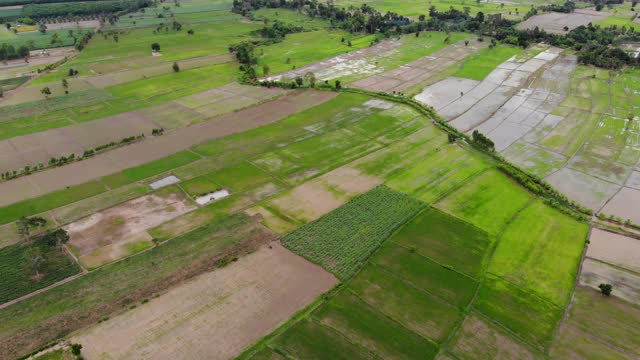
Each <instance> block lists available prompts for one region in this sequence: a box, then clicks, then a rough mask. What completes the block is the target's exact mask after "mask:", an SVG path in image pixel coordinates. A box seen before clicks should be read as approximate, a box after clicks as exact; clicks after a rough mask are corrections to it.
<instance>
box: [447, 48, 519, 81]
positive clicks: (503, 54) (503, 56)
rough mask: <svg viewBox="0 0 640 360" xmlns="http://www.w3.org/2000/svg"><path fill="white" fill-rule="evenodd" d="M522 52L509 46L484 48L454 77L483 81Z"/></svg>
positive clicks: (466, 62)
mask: <svg viewBox="0 0 640 360" xmlns="http://www.w3.org/2000/svg"><path fill="white" fill-rule="evenodd" d="M520 51H521V49H519V48H517V47H513V46H507V45H497V46H496V47H494V48H488V47H487V48H484V49H482V50H480V51H478V52H476V53H475V54H473V55H471V57H469V59H468V60H466V61H465V62H464V63H463V64H462V66H461V68H460V70H458V71H457V72H456V73H455V74H453V76H457V77H462V78H467V79H471V80H483V79H484V78H485V77H487V75H489V73H491V72H492V71H493V69H495V68H496V66H498V65H500V64H501V63H503V62H505V61H507V60H508V59H509V58H510V57H512V56H515V55H517V54H519V53H520Z"/></svg>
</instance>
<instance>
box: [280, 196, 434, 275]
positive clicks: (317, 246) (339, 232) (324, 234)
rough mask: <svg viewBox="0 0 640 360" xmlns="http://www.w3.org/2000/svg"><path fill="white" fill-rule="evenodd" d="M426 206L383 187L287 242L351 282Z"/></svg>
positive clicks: (352, 201) (295, 249) (294, 248)
mask: <svg viewBox="0 0 640 360" xmlns="http://www.w3.org/2000/svg"><path fill="white" fill-rule="evenodd" d="M423 207H424V204H423V203H422V202H420V201H418V200H415V199H413V198H411V197H410V196H408V195H405V194H402V193H398V192H396V191H393V190H391V189H389V188H387V187H385V186H379V187H377V188H375V189H373V190H371V191H369V192H367V193H366V194H364V195H361V196H358V197H356V198H354V199H353V200H351V201H349V202H348V203H346V204H345V205H343V206H341V207H339V208H337V209H336V210H334V211H332V212H330V213H328V214H326V215H324V216H323V217H321V218H320V219H318V220H316V221H314V222H311V223H308V224H305V225H304V226H302V227H300V228H299V229H298V230H296V231H294V232H293V233H291V234H289V235H287V236H285V237H284V238H283V244H284V245H285V246H286V247H287V248H289V249H290V250H292V251H293V252H295V253H297V254H299V255H302V256H304V257H305V258H307V259H309V260H311V261H312V262H315V263H316V264H319V265H321V266H322V267H324V268H325V269H327V270H329V271H330V272H332V273H333V274H335V275H336V276H337V277H338V278H339V279H341V280H346V279H349V278H350V277H351V276H352V275H353V274H354V273H355V272H356V271H357V270H358V269H359V268H360V267H361V266H362V264H363V263H364V262H365V261H366V260H367V258H369V256H370V255H371V254H372V253H373V252H374V251H375V250H376V249H378V247H379V246H380V244H382V242H383V241H384V240H386V239H387V238H388V237H389V236H390V235H391V234H392V233H393V231H394V230H395V229H396V228H398V227H399V226H400V225H402V224H403V223H405V222H406V221H407V220H408V219H410V218H411V217H412V216H413V215H415V214H416V213H417V212H418V211H420V209H422V208H423Z"/></svg>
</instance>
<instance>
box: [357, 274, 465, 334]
mask: <svg viewBox="0 0 640 360" xmlns="http://www.w3.org/2000/svg"><path fill="white" fill-rule="evenodd" d="M349 288H350V289H351V290H352V291H354V292H355V293H356V294H357V295H358V296H359V297H360V298H361V299H362V300H363V301H364V302H366V303H368V304H369V305H371V306H372V307H374V308H375V309H376V310H378V311H380V312H381V313H383V314H385V315H386V316H388V317H390V318H392V319H393V320H395V321H397V322H399V323H400V324H402V325H403V326H404V327H406V328H408V329H410V330H411V331H413V332H415V333H417V334H420V335H422V336H423V337H426V338H429V339H430V340H432V341H434V342H438V343H440V342H442V341H444V340H445V339H446V338H447V336H449V333H450V332H451V330H452V329H453V327H454V326H455V324H456V322H457V321H458V320H459V319H460V318H461V317H462V314H461V313H460V312H459V311H458V309H456V308H455V307H453V306H451V305H449V304H447V303H446V302H444V301H443V300H441V299H440V298H438V297H437V296H434V295H432V294H430V293H428V292H426V291H425V290H422V289H419V288H416V287H415V286H414V285H411V284H409V283H407V282H405V281H404V280H403V279H402V278H400V277H398V276H397V275H395V274H394V273H392V272H389V271H387V270H385V269H383V268H381V267H379V266H376V265H372V264H369V265H367V266H366V267H365V268H364V269H363V270H362V271H360V272H359V273H358V275H357V276H355V277H354V278H353V280H352V281H351V282H349ZM429 290H432V289H429ZM436 291H437V290H436Z"/></svg>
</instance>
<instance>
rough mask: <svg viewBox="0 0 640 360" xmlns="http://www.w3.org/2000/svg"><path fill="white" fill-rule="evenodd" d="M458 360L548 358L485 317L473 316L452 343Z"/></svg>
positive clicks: (464, 324) (468, 317)
mask: <svg viewBox="0 0 640 360" xmlns="http://www.w3.org/2000/svg"><path fill="white" fill-rule="evenodd" d="M450 347H451V350H450V352H451V353H452V354H453V355H455V357H456V359H460V360H467V359H468V360H472V359H487V360H489V359H505V360H506V359H522V360H525V359H544V356H543V355H542V354H540V353H538V352H537V351H535V350H533V349H531V348H529V347H528V346H527V345H526V344H524V343H522V342H521V341H520V340H518V339H516V338H514V337H513V336H512V335H511V334H510V333H509V332H508V331H506V330H505V329H503V328H501V327H500V326H498V325H496V324H495V323H493V322H492V321H491V320H488V319H486V318H484V317H483V316H481V315H479V314H476V313H473V312H472V313H470V314H469V315H468V316H467V318H466V319H464V322H463V323H462V326H461V327H460V329H459V330H458V332H457V333H456V335H455V336H454V338H453V339H452V342H451V345H450Z"/></svg>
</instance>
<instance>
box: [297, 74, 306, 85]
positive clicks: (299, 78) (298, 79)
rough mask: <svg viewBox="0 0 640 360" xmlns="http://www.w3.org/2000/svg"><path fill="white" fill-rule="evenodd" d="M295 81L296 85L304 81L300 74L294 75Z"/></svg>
mask: <svg viewBox="0 0 640 360" xmlns="http://www.w3.org/2000/svg"><path fill="white" fill-rule="evenodd" d="M295 82H296V84H297V85H298V86H302V84H303V83H304V80H303V79H302V78H301V77H300V76H296V78H295Z"/></svg>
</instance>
